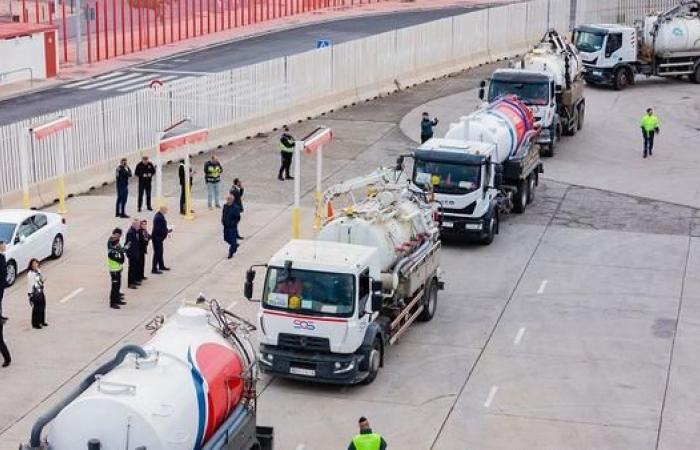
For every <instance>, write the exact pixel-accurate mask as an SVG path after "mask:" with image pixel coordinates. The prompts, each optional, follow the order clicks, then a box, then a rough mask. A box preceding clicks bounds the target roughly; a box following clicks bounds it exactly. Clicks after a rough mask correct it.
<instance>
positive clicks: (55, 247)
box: [51, 234, 63, 259]
mask: <svg viewBox="0 0 700 450" xmlns="http://www.w3.org/2000/svg"><path fill="white" fill-rule="evenodd" d="M61 256H63V236H61V235H60V234H57V235H56V237H55V238H53V243H52V244H51V257H52V258H54V259H57V258H60V257H61Z"/></svg>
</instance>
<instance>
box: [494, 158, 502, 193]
mask: <svg viewBox="0 0 700 450" xmlns="http://www.w3.org/2000/svg"><path fill="white" fill-rule="evenodd" d="M495 171H496V173H495V174H494V176H493V187H494V188H495V189H499V190H500V189H501V188H502V187H503V166H502V165H500V164H496V168H495Z"/></svg>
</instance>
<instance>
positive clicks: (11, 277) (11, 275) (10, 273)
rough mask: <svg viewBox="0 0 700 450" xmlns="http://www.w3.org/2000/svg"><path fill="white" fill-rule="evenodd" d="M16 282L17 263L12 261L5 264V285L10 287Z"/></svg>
mask: <svg viewBox="0 0 700 450" xmlns="http://www.w3.org/2000/svg"><path fill="white" fill-rule="evenodd" d="M15 281H17V263H15V262H14V261H8V262H7V277H6V278H5V285H6V286H7V287H10V286H12V285H13V284H15Z"/></svg>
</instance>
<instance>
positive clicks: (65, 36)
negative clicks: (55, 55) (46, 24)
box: [10, 1, 80, 63]
mask: <svg viewBox="0 0 700 450" xmlns="http://www.w3.org/2000/svg"><path fill="white" fill-rule="evenodd" d="M10 3H12V2H10ZM78 15H80V14H78ZM61 24H62V25H61V26H62V27H63V62H64V63H65V62H66V61H68V30H67V29H66V28H67V24H66V2H65V1H63V2H62V3H61ZM78 46H80V44H78Z"/></svg>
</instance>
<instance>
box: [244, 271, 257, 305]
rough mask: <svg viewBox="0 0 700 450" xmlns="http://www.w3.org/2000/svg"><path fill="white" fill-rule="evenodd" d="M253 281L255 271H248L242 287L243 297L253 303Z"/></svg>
mask: <svg viewBox="0 0 700 450" xmlns="http://www.w3.org/2000/svg"><path fill="white" fill-rule="evenodd" d="M253 280H255V270H253V269H248V270H247V271H246V273H245V284H244V285H243V296H244V297H245V298H247V299H248V300H249V301H253Z"/></svg>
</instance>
